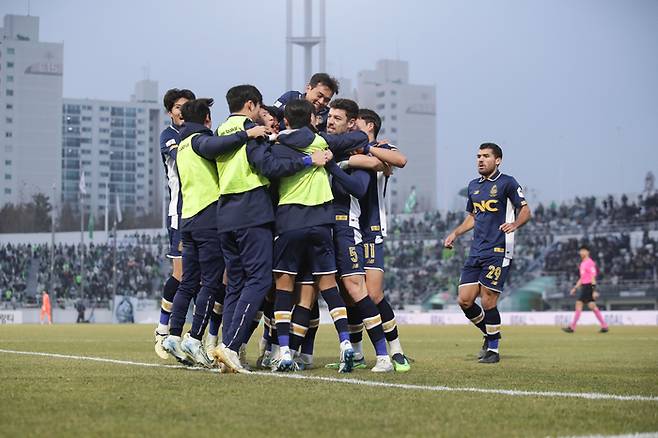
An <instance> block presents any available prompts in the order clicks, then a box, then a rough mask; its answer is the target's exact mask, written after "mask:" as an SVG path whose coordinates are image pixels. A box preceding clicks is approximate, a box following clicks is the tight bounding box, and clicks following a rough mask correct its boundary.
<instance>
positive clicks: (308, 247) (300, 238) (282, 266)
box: [272, 225, 336, 275]
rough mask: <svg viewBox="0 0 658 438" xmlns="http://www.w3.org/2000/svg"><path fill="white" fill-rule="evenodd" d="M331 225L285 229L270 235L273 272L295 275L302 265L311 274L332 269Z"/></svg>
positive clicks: (333, 264) (332, 245)
mask: <svg viewBox="0 0 658 438" xmlns="http://www.w3.org/2000/svg"><path fill="white" fill-rule="evenodd" d="M331 231H332V227H331V225H317V226H313V227H308V228H300V229H298V230H292V231H287V232H285V233H283V234H280V235H278V236H277V237H276V238H275V239H274V269H272V271H274V272H280V273H284V274H293V275H297V274H299V273H302V272H303V269H304V267H306V269H304V270H307V271H309V272H310V273H311V274H313V275H327V274H334V273H336V257H335V255H334V242H333V237H332V235H331V234H332V233H331Z"/></svg>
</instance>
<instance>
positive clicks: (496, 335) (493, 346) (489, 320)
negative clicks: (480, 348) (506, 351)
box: [484, 307, 500, 353]
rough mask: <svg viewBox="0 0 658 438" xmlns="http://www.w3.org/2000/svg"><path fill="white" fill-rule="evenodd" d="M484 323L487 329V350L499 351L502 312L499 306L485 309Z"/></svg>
mask: <svg viewBox="0 0 658 438" xmlns="http://www.w3.org/2000/svg"><path fill="white" fill-rule="evenodd" d="M484 323H485V326H486V330H487V350H489V351H493V352H495V353H498V340H499V339H500V312H498V307H494V308H492V309H489V310H485V311H484Z"/></svg>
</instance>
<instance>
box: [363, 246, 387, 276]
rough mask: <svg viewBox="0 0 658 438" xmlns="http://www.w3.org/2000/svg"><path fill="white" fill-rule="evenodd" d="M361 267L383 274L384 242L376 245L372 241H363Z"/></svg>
mask: <svg viewBox="0 0 658 438" xmlns="http://www.w3.org/2000/svg"><path fill="white" fill-rule="evenodd" d="M363 257H364V262H363V267H364V268H365V269H375V270H378V271H382V272H384V242H379V243H377V242H376V241H375V240H374V239H373V240H370V239H366V240H364V241H363Z"/></svg>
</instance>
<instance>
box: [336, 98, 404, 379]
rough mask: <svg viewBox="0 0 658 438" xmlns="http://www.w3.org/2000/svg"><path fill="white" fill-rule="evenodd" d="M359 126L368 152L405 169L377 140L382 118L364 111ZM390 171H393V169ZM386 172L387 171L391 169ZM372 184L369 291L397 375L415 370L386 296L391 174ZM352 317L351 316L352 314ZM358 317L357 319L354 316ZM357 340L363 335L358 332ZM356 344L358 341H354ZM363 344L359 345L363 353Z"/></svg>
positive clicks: (367, 231)
mask: <svg viewBox="0 0 658 438" xmlns="http://www.w3.org/2000/svg"><path fill="white" fill-rule="evenodd" d="M356 126H357V128H358V129H360V130H361V131H363V132H365V133H366V134H367V135H368V140H369V143H368V150H367V151H366V152H368V153H370V155H372V156H374V157H375V158H378V159H379V160H381V161H382V162H383V163H386V165H388V166H390V167H397V168H403V167H404V166H406V164H407V158H406V157H405V156H404V154H402V153H401V152H400V151H399V150H398V148H397V147H396V146H393V145H390V144H388V143H381V142H378V141H377V135H378V134H379V131H380V129H381V126H382V121H381V118H380V117H379V115H378V114H377V113H376V112H375V111H372V110H370V109H361V110H360V111H359V117H358V118H357V120H356ZM389 169H390V168H389ZM389 169H384V170H389ZM369 173H370V181H369V184H368V190H367V192H366V195H365V196H364V197H363V198H362V199H361V200H360V208H361V218H360V227H361V230H362V232H363V249H364V257H365V264H364V267H365V272H366V289H367V290H368V293H369V294H370V297H371V298H372V300H373V301H374V302H375V304H376V305H377V308H378V309H379V313H380V315H381V318H382V324H383V327H384V333H385V335H386V341H387V342H388V348H389V352H390V354H391V358H392V359H393V366H394V368H395V371H397V372H407V371H409V370H410V369H411V366H410V365H409V361H408V360H407V357H406V356H405V354H404V351H403V350H402V345H401V343H400V339H399V334H398V328H397V324H396V322H395V313H394V312H393V308H392V307H391V305H390V303H389V302H388V300H387V299H386V297H385V296H384V238H385V237H386V228H387V224H386V202H385V200H384V196H385V194H386V185H387V182H388V174H386V173H385V172H384V171H381V170H380V171H377V170H370V171H369ZM348 316H350V314H349V312H348ZM352 317H353V318H354V316H352ZM359 324H360V321H359V320H358V319H354V325H356V326H357V328H358V327H359ZM354 334H355V340H356V341H358V340H359V339H358V337H359V335H360V334H361V331H360V330H354ZM353 343H354V340H353ZM360 345H361V343H360V342H357V343H356V344H355V349H356V350H357V351H359V349H360Z"/></svg>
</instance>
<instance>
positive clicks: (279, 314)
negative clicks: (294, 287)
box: [274, 289, 293, 347]
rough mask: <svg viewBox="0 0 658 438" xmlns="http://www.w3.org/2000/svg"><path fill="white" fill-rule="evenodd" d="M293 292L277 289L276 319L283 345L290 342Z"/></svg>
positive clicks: (277, 330)
mask: <svg viewBox="0 0 658 438" xmlns="http://www.w3.org/2000/svg"><path fill="white" fill-rule="evenodd" d="M292 298H293V293H292V292H289V291H285V290H279V289H277V290H276V296H275V298H274V321H275V325H276V332H277V336H278V338H279V345H280V346H281V347H288V346H289V344H290V318H291V314H292Z"/></svg>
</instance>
